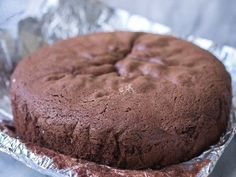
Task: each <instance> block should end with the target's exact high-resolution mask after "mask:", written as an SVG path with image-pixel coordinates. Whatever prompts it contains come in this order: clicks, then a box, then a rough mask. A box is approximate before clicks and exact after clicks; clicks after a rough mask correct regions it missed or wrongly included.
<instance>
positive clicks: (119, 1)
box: [0, 0, 236, 177]
mask: <svg viewBox="0 0 236 177" xmlns="http://www.w3.org/2000/svg"><path fill="white" fill-rule="evenodd" d="M3 1H6V0H0V6H1V2H3ZM23 1H24V0H14V3H16V5H17V4H18V5H19V6H21V5H22V2H23ZM25 1H27V0H25ZM104 1H106V2H107V3H108V4H110V5H111V6H114V7H120V8H124V9H127V10H129V11H130V12H132V13H136V14H141V15H143V16H146V17H148V18H150V19H152V20H154V21H157V22H161V23H163V24H166V25H168V26H170V27H171V28H172V29H173V30H174V32H175V33H176V34H178V35H187V34H194V35H197V36H201V37H205V38H208V39H212V40H214V41H216V42H217V43H218V44H228V45H231V46H235V47H236V35H235V32H236V10H235V9H236V1H235V0H227V1H224V0H207V1H206V0H197V1H196V0H179V1H176V0H135V1H134V0H104ZM8 2H9V1H8ZM0 15H1V13H0ZM0 19H1V17H0ZM0 177H46V176H45V175H42V174H40V173H38V172H36V171H34V170H31V169H30V168H28V167H26V166H24V165H23V164H21V163H20V162H17V161H16V160H14V159H12V158H11V157H9V156H8V155H6V154H3V153H0ZM210 177H236V138H234V139H233V141H232V143H231V144H230V145H229V147H228V148H227V149H226V151H225V153H224V155H223V157H222V158H221V159H220V161H219V162H218V164H217V166H216V168H215V170H214V172H213V174H212V175H211V176H210Z"/></svg>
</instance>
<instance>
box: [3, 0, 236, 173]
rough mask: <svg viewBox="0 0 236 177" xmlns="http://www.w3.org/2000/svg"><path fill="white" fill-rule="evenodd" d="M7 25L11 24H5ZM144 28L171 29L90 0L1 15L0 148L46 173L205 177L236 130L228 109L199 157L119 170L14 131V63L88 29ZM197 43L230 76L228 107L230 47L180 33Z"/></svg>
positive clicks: (59, 1) (235, 77) (51, 0)
mask: <svg viewBox="0 0 236 177" xmlns="http://www.w3.org/2000/svg"><path fill="white" fill-rule="evenodd" d="M10 24H13V25H10ZM113 30H129V31H146V32H153V33H159V34H171V29H170V28H168V27H166V26H164V25H161V24H158V23H153V22H150V21H149V20H147V19H146V18H144V17H141V16H138V15H133V14H129V13H128V12H126V11H124V10H120V9H113V8H110V7H108V6H106V5H104V4H103V3H101V2H99V1H96V0H64V1H63V0H47V1H44V0H41V1H37V2H36V1H31V3H30V4H28V5H27V6H26V8H25V9H23V10H21V12H20V13H19V14H18V15H17V19H15V18H14V16H13V17H11V18H7V20H6V21H5V22H4V23H2V25H1V27H0V119H1V122H2V123H1V124H2V125H1V126H0V128H1V131H0V151H2V152H5V153H7V154H9V155H10V156H12V157H14V158H15V159H17V160H19V161H21V162H23V163H24V164H26V165H27V166H29V167H31V168H33V169H36V170H38V171H40V172H42V173H44V174H48V175H51V176H67V177H75V176H92V177H95V176H97V177H101V176H130V177H138V176H140V177H141V176H143V177H144V176H145V177H151V176H153V177H159V176H186V177H187V176H195V177H206V176H208V175H209V174H210V173H211V172H212V170H213V168H214V166H215V165H216V162H217V161H218V159H219V158H220V157H221V155H222V153H223V151H224V149H225V148H226V146H227V145H228V144H229V142H230V141H231V139H232V138H233V136H234V134H235V132H236V119H235V111H236V109H235V108H234V107H233V108H232V111H231V116H230V120H229V122H228V128H227V131H226V133H225V134H224V135H223V136H222V137H221V138H220V141H219V142H218V143H217V144H216V145H214V146H212V147H210V149H209V150H207V151H205V152H203V153H202V154H201V155H200V156H198V157H196V158H194V159H192V160H190V161H188V162H184V163H181V164H178V165H173V166H169V167H165V168H164V169H159V170H146V171H135V170H133V171H132V170H119V169H115V168H110V167H107V166H103V165H98V164H94V163H92V162H86V161H83V160H79V159H73V158H70V157H68V156H65V155H62V154H58V153H56V152H53V151H51V150H48V149H45V148H40V147H37V146H35V145H33V144H29V143H23V142H22V141H21V140H20V139H17V137H15V135H14V133H13V132H14V127H12V125H11V122H12V114H11V106H10V99H9V93H8V88H9V77H10V74H11V72H12V71H13V69H14V67H15V65H16V64H17V62H18V61H19V60H20V59H21V58H22V57H23V56H25V55H27V54H29V53H31V52H32V51H34V50H35V49H37V48H39V47H40V46H41V45H43V44H44V43H49V44H50V43H53V42H54V41H56V40H58V39H65V38H68V37H73V36H77V35H81V34H85V33H90V32H94V31H113ZM184 38H185V39H188V40H189V41H192V42H193V43H195V44H197V45H198V46H200V47H202V48H204V49H206V50H208V51H210V52H212V53H213V54H214V55H216V56H217V57H218V58H219V59H220V60H221V61H222V62H223V63H224V65H225V66H226V68H227V70H228V71H229V72H230V73H231V76H232V85H233V95H234V99H233V105H236V100H235V98H236V97H235V96H236V49H234V48H232V47H229V46H218V45H216V44H214V43H213V42H212V41H209V40H206V39H202V38H197V37H194V36H189V37H184Z"/></svg>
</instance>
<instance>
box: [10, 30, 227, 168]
mask: <svg viewBox="0 0 236 177" xmlns="http://www.w3.org/2000/svg"><path fill="white" fill-rule="evenodd" d="M11 81H12V82H11V83H12V87H11V96H12V106H13V114H14V123H15V126H16V130H17V133H18V135H19V136H20V137H21V138H23V139H24V140H26V141H30V142H34V143H37V144H39V145H41V146H44V147H47V148H51V149H54V150H56V151H59V152H61V153H64V154H67V155H71V156H73V157H78V158H81V159H86V160H90V161H94V162H97V163H100V164H106V165H110V166H115V167H119V168H130V169H140V168H147V167H149V168H151V167H155V166H164V165H169V164H173V163H178V162H182V161H185V160H188V159H190V158H192V157H194V156H196V155H197V154H199V153H200V152H202V151H203V150H205V149H206V148H208V147H209V146H210V145H211V144H213V143H215V142H216V141H217V140H218V139H219V137H220V135H221V134H222V133H223V132H224V131H225V129H226V124H227V119H228V116H229V111H230V106H231V80H230V76H229V74H228V73H227V72H226V70H225V68H224V66H223V65H222V64H221V63H220V62H219V61H218V60H217V59H216V58H215V57H214V56H213V55H212V54H210V53H209V52H207V51H205V50H203V49H200V48H199V47H197V46H195V45H193V44H191V43H189V42H186V41H183V40H180V39H177V38H174V37H171V36H161V35H155V34H147V33H132V32H114V33H96V34H91V35H85V36H81V37H78V38H73V39H68V40H63V41H59V42H57V43H56V44H54V45H52V46H46V47H44V48H42V49H40V50H38V51H36V52H35V53H33V54H32V55H30V56H29V57H27V58H25V59H24V60H22V61H21V62H20V63H19V65H18V66H17V67H16V69H15V71H14V73H13V75H12V79H11Z"/></svg>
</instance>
